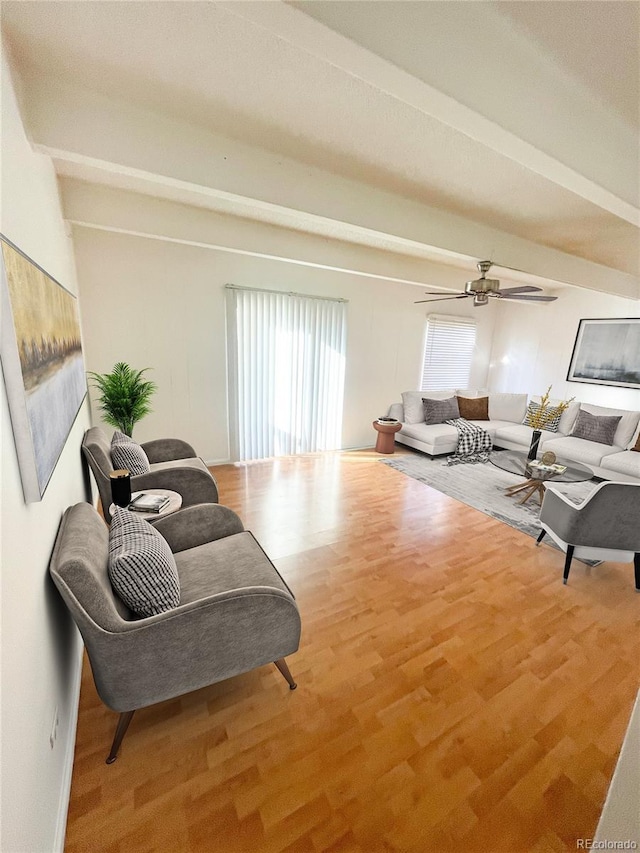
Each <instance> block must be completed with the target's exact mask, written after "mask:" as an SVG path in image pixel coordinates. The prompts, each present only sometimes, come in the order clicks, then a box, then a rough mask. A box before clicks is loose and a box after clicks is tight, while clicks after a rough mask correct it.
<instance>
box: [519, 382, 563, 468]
mask: <svg viewBox="0 0 640 853" xmlns="http://www.w3.org/2000/svg"><path fill="white" fill-rule="evenodd" d="M574 400H575V397H571V398H570V399H569V400H561V401H560V402H559V403H553V404H552V403H551V385H549V387H548V388H547V390H546V391H545V392H544V394H543V395H542V397H541V398H540V402H539V403H535V404H534V405H535V408H533V407H532V406H530V407H529V411H528V412H527V419H526V423H527V425H528V426H530V427H533V435H532V436H531V446H530V448H529V454H528V456H527V458H528V459H535V458H536V456H537V455H538V445H539V444H540V438H541V436H542V430H543V429H544V428H545V427H546V426H548V425H549V424H550V423H551V422H552V421H553V420H554V419H555V418H557V417H558V416H559V415H561V414H562V413H563V412H564V411H565V410H566V409H568V408H569V403H572V402H573V401H574Z"/></svg>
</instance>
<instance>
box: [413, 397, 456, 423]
mask: <svg viewBox="0 0 640 853" xmlns="http://www.w3.org/2000/svg"><path fill="white" fill-rule="evenodd" d="M422 407H423V409H424V422H425V423H426V424H443V423H444V422H445V421H450V420H452V419H453V418H459V417H460V412H459V410H458V399H457V397H447V399H446V400H434V399H432V398H430V397H423V398H422Z"/></svg>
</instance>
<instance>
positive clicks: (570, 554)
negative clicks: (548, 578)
mask: <svg viewBox="0 0 640 853" xmlns="http://www.w3.org/2000/svg"><path fill="white" fill-rule="evenodd" d="M573 550H574V546H573V545H567V559H566V560H565V561H564V574H563V575H562V583H565V584H566V582H567V579H568V577H569V569H570V568H571V560H573Z"/></svg>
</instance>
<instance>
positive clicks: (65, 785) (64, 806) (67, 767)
mask: <svg viewBox="0 0 640 853" xmlns="http://www.w3.org/2000/svg"><path fill="white" fill-rule="evenodd" d="M83 654H84V645H83V643H82V642H80V653H79V655H78V661H77V667H76V673H75V677H74V682H73V685H72V688H71V697H70V699H71V713H70V714H69V724H68V726H67V748H66V751H65V756H64V775H63V777H62V782H61V785H60V800H59V802H58V819H57V821H56V834H55V838H54V846H53V853H64V839H65V835H66V832H67V815H68V814H69V798H70V796H71V781H72V778H73V758H74V754H75V747H76V730H77V728H78V710H79V707H80V684H81V682H82V657H83Z"/></svg>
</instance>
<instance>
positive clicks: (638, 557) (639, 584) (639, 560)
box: [633, 554, 640, 592]
mask: <svg viewBox="0 0 640 853" xmlns="http://www.w3.org/2000/svg"><path fill="white" fill-rule="evenodd" d="M633 571H634V573H635V576H636V592H640V554H634V555H633Z"/></svg>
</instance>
